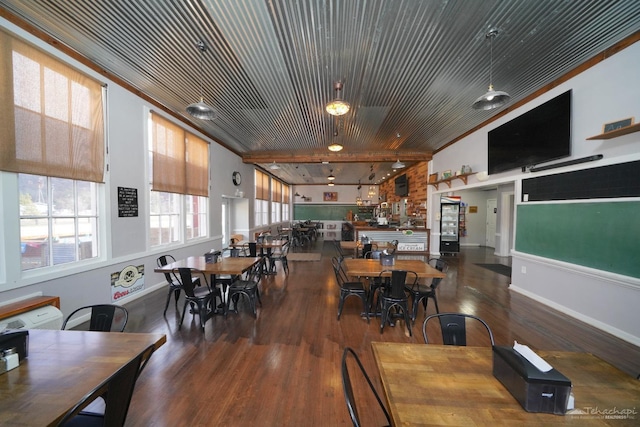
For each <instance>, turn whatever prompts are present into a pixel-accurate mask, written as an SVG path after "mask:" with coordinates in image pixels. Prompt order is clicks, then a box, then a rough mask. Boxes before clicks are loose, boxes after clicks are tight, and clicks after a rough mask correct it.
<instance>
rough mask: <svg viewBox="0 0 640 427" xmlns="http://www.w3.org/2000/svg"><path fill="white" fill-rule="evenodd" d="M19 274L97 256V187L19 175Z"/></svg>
mask: <svg viewBox="0 0 640 427" xmlns="http://www.w3.org/2000/svg"><path fill="white" fill-rule="evenodd" d="M18 187H19V194H20V244H21V245H20V250H21V260H22V270H31V269H34V268H41V267H48V266H53V265H59V264H65V263H69V262H74V261H80V260H84V259H90V258H94V257H97V256H98V203H97V200H98V198H97V185H96V184H95V183H93V182H87V181H75V180H72V179H64V178H50V177H46V176H37V175H28V174H19V175H18Z"/></svg>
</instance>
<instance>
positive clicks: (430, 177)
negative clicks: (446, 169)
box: [429, 172, 438, 182]
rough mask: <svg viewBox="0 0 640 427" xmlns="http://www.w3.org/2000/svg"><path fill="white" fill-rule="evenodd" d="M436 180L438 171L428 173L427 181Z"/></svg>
mask: <svg viewBox="0 0 640 427" xmlns="http://www.w3.org/2000/svg"><path fill="white" fill-rule="evenodd" d="M437 180H438V172H436V173H432V174H430V175H429V182H436V181H437Z"/></svg>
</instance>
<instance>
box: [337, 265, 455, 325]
mask: <svg viewBox="0 0 640 427" xmlns="http://www.w3.org/2000/svg"><path fill="white" fill-rule="evenodd" d="M342 267H343V268H344V272H345V274H346V276H347V277H349V278H352V279H355V280H361V279H365V280H364V281H363V282H362V283H363V284H364V286H365V287H366V290H367V295H368V297H367V299H368V302H367V306H368V312H367V311H365V312H363V313H362V315H363V316H365V317H367V318H369V317H377V316H381V317H382V318H383V319H385V318H387V320H388V322H389V323H390V325H392V326H393V325H395V320H394V319H396V318H404V319H407V317H410V316H409V313H408V311H407V312H406V313H400V312H398V311H397V309H396V311H395V312H390V313H388V314H389V315H388V316H384V315H383V312H382V311H381V310H378V309H377V307H375V304H374V301H373V297H374V295H373V290H374V288H373V285H372V284H374V283H375V281H376V280H378V279H390V278H391V276H392V274H393V273H392V272H393V271H394V270H399V271H406V272H412V273H411V274H412V275H413V273H415V277H416V278H417V279H418V280H429V279H435V278H441V279H443V278H445V277H446V273H444V272H442V271H440V270H438V269H436V268H435V267H432V266H431V265H429V264H428V263H427V262H424V261H422V260H419V259H397V258H396V257H394V258H393V263H392V264H391V265H389V264H383V262H382V261H381V260H379V259H367V258H343V259H342ZM407 310H408V304H407ZM400 311H401V310H400ZM383 323H385V322H383ZM383 323H382V324H381V326H383ZM407 328H408V329H409V330H411V324H410V322H408V323H407ZM381 331H382V328H381Z"/></svg>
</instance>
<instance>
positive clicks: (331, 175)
mask: <svg viewBox="0 0 640 427" xmlns="http://www.w3.org/2000/svg"><path fill="white" fill-rule="evenodd" d="M327 179H328V180H329V181H333V180H334V179H336V177H335V176H333V169H331V170H330V171H329V176H328V177H327Z"/></svg>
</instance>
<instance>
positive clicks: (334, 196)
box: [323, 191, 338, 202]
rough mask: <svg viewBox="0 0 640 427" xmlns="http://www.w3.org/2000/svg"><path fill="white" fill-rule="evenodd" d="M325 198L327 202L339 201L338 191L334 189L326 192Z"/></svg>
mask: <svg viewBox="0 0 640 427" xmlns="http://www.w3.org/2000/svg"><path fill="white" fill-rule="evenodd" d="M323 200H324V201H325V202H337V201H338V193H336V192H333V191H327V192H325V193H324V197H323Z"/></svg>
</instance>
